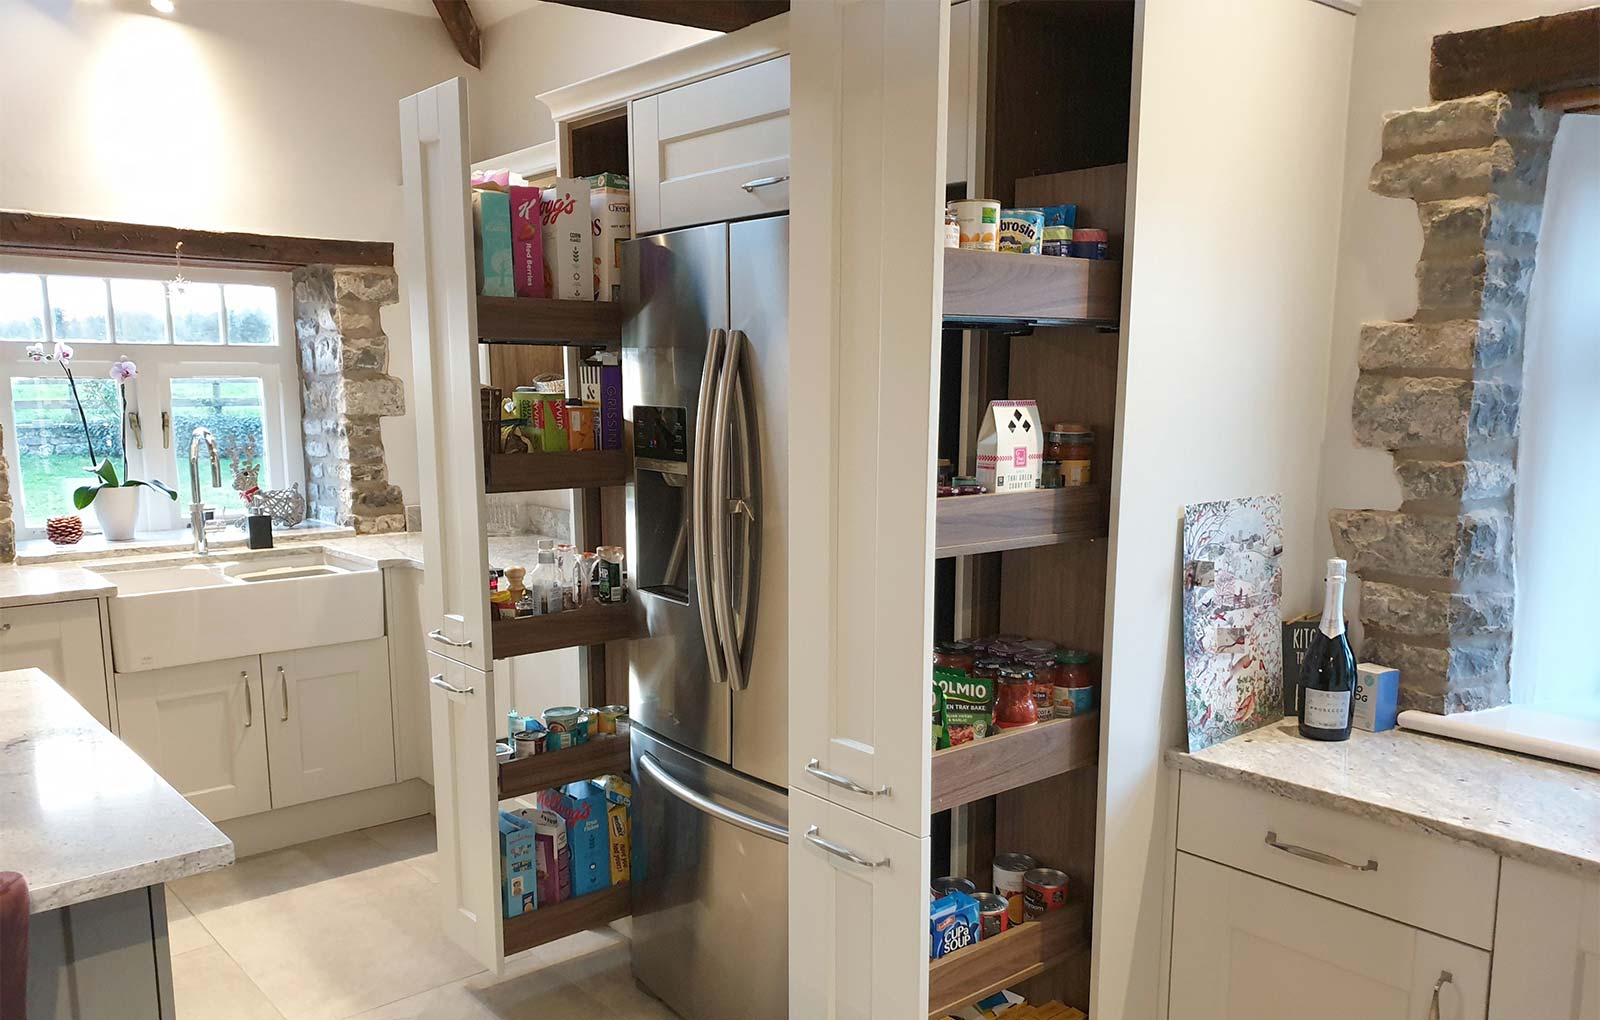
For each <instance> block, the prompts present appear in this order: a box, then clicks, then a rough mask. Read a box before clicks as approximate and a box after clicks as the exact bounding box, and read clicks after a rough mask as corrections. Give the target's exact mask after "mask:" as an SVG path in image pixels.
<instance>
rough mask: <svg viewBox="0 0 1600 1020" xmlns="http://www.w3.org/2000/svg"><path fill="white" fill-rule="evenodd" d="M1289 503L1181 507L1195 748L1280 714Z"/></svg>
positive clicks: (1271, 499) (1187, 682) (1186, 669)
mask: <svg viewBox="0 0 1600 1020" xmlns="http://www.w3.org/2000/svg"><path fill="white" fill-rule="evenodd" d="M1282 559H1283V503H1282V499H1281V497H1279V496H1254V497H1251V498H1249V499H1225V500H1219V501H1218V502H1215V503H1196V504H1194V505H1192V506H1186V507H1184V508H1183V571H1184V578H1183V687H1184V706H1185V708H1186V710H1187V713H1188V721H1189V750H1190V751H1191V752H1193V751H1199V750H1202V749H1204V748H1207V747H1210V746H1211V745H1212V744H1215V743H1219V742H1221V741H1223V740H1227V739H1228V738H1229V737H1235V736H1238V735H1239V734H1241V733H1248V732H1249V731H1251V730H1253V729H1257V728H1258V727H1261V726H1265V725H1267V724H1268V723H1272V722H1276V721H1277V720H1279V719H1282V718H1283V618H1282V615H1281V612H1280V609H1279V603H1280V602H1281V601H1282V598H1283V566H1282Z"/></svg>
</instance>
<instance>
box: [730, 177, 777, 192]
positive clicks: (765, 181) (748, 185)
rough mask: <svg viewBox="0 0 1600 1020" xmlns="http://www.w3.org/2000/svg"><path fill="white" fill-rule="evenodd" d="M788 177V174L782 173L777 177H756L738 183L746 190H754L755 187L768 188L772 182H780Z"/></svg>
mask: <svg viewBox="0 0 1600 1020" xmlns="http://www.w3.org/2000/svg"><path fill="white" fill-rule="evenodd" d="M788 179H789V175H788V174H782V175H781V176H778V177H757V178H756V179H755V180H753V181H745V182H744V183H743V184H741V185H739V187H741V188H743V189H744V190H746V191H754V190H756V189H757V188H770V187H772V186H773V185H774V184H782V183H783V182H784V181H787V180H788Z"/></svg>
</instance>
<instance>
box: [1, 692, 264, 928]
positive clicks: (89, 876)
mask: <svg viewBox="0 0 1600 1020" xmlns="http://www.w3.org/2000/svg"><path fill="white" fill-rule="evenodd" d="M232 863H233V843H232V842H230V841H229V839H228V837H226V836H224V835H223V834H222V832H221V831H220V830H218V829H217V827H216V826H215V825H212V824H211V823H210V822H209V821H207V820H206V817H205V816H204V815H202V814H201V813H200V812H199V811H197V810H195V809H194V807H193V806H192V805H190V803H189V802H188V801H187V800H185V799H184V798H183V795H182V794H180V793H178V791H176V790H174V789H173V788H172V787H170V786H168V785H167V783H166V781H165V780H164V779H162V778H161V777H160V776H158V775H156V773H155V771H154V770H153V769H151V768H150V766H148V765H146V764H145V763H144V760H143V759H141V758H140V757H139V756H138V755H137V754H134V753H133V751H132V750H131V749H130V748H129V747H128V746H127V745H126V744H124V743H123V742H122V741H120V740H118V739H117V738H116V737H115V736H113V735H112V733H111V731H110V730H108V729H106V728H105V727H104V726H102V725H100V724H99V723H98V722H96V721H95V719H94V717H93V716H91V715H90V714H89V713H88V712H87V711H85V710H84V709H83V708H82V707H81V706H80V705H79V704H78V702H77V701H76V700H74V699H73V697H72V695H70V694H68V693H67V692H66V691H65V690H63V689H62V688H61V686H60V685H59V684H57V683H56V682H55V681H54V680H52V679H50V677H48V676H46V675H45V674H44V673H43V672H41V671H40V670H37V669H17V670H11V671H8V672H0V871H16V872H20V873H21V874H22V876H23V877H24V878H25V879H27V882H28V891H29V893H30V895H31V897H32V908H31V909H32V912H33V913H35V914H39V913H43V912H45V911H47V910H56V909H59V908H61V907H68V906H71V905H73V904H74V903H83V902H85V901H87V900H96V899H100V898H101V897H105V896H111V895H114V894H116V893H120V892H127V891H128V890H130V889H139V888H142V887H144V886H147V885H157V884H160V883H164V882H171V881H174V880H176V879H179V878H185V877H187V876H189V875H197V874H199V873H201V872H203V871H213V870H215V869H217V868H221V867H225V866H227V865H229V864H232Z"/></svg>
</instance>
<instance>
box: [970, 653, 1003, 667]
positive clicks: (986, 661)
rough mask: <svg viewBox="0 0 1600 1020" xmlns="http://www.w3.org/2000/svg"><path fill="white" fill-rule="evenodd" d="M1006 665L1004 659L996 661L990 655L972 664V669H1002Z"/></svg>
mask: <svg viewBox="0 0 1600 1020" xmlns="http://www.w3.org/2000/svg"><path fill="white" fill-rule="evenodd" d="M1006 665H1007V663H1006V660H1004V659H997V658H995V657H994V656H992V655H985V656H984V657H983V658H981V659H979V660H978V661H977V662H974V663H973V664H972V668H973V669H1004V668H1005V667H1006Z"/></svg>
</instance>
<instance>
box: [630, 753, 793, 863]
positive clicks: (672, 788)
mask: <svg viewBox="0 0 1600 1020" xmlns="http://www.w3.org/2000/svg"><path fill="white" fill-rule="evenodd" d="M639 769H640V770H641V771H642V772H644V773H645V774H646V775H648V776H649V777H650V778H651V779H654V780H655V781H656V782H658V783H660V784H661V785H662V787H663V788H664V789H665V790H666V791H667V792H668V793H670V794H672V795H673V796H674V797H676V798H678V799H679V800H681V801H683V802H684V803H685V804H687V805H689V806H690V807H692V808H695V809H696V810H699V811H703V812H705V813H706V814H708V815H710V816H711V817H713V818H717V819H720V820H722V821H724V822H727V823H728V824H729V825H734V826H738V827H739V828H741V829H743V830H745V831H746V832H753V833H755V834H756V835H757V836H764V837H766V838H767V839H771V840H776V841H777V842H779V843H787V842H789V830H788V829H785V828H784V827H783V826H781V825H773V824H772V823H771V822H764V821H762V820H761V819H759V818H751V817H750V816H749V815H747V814H743V813H741V812H738V811H735V810H733V809H732V808H726V807H723V806H722V805H721V804H718V803H717V802H716V801H714V800H712V799H711V798H710V797H707V796H705V795H704V794H702V793H699V792H697V791H695V790H692V789H690V788H689V787H688V786H685V785H684V784H683V783H680V782H678V781H677V780H676V779H674V778H673V777H672V776H670V775H668V774H667V771H666V769H663V768H662V767H661V765H660V764H659V763H658V762H657V761H656V759H655V756H654V755H652V754H651V753H650V752H649V751H645V752H644V753H642V754H640V755H639ZM813 831H815V830H813Z"/></svg>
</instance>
